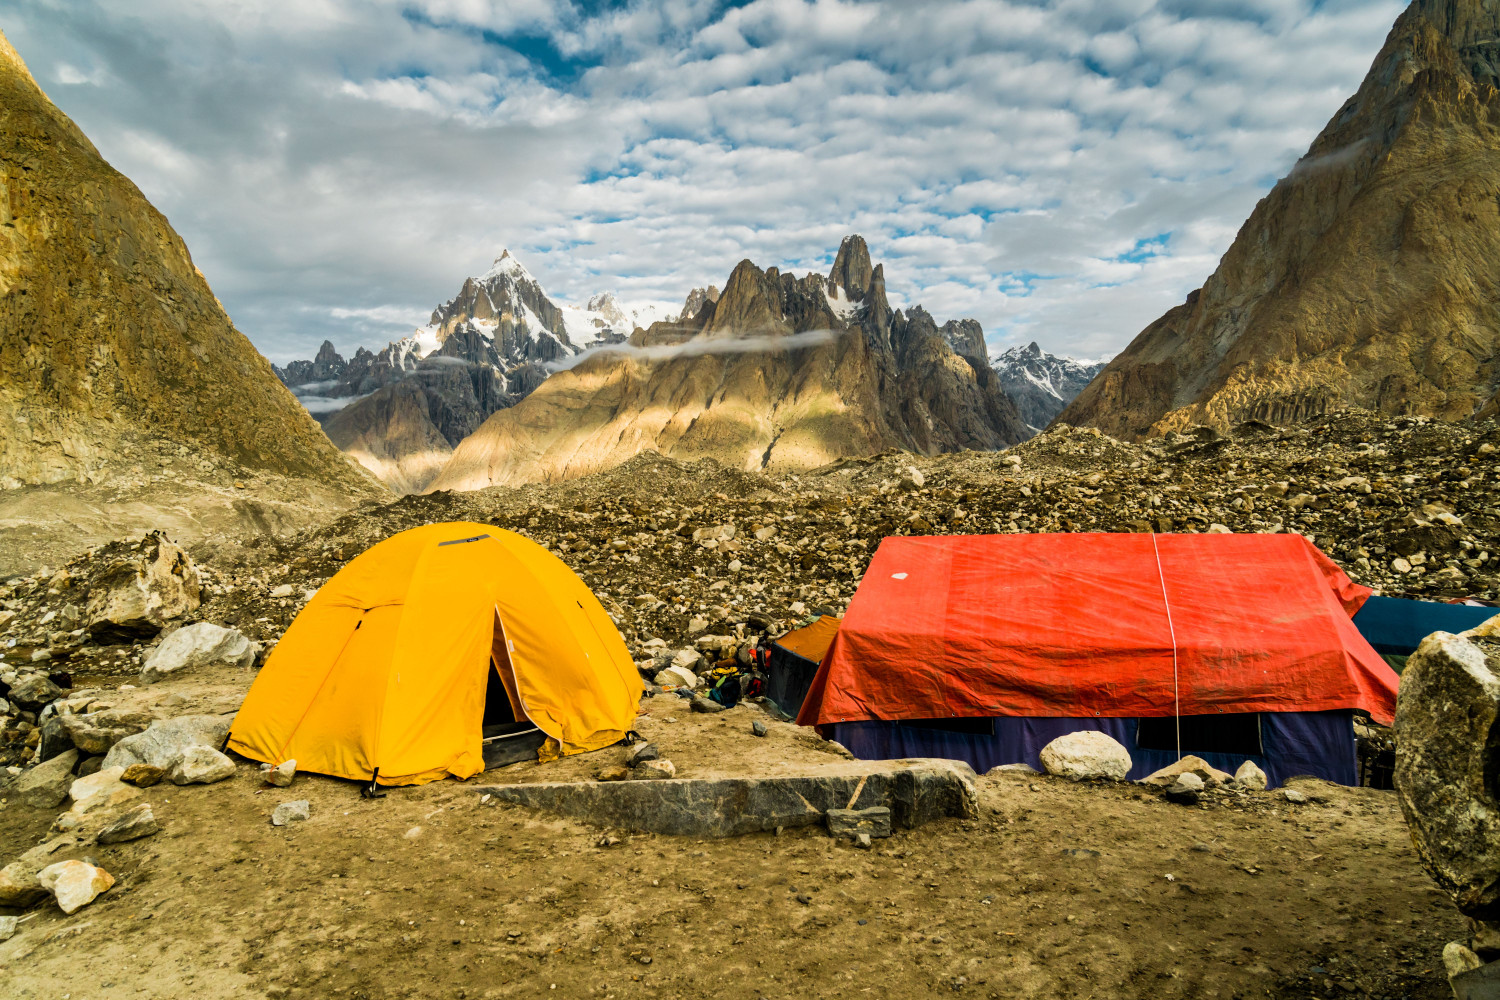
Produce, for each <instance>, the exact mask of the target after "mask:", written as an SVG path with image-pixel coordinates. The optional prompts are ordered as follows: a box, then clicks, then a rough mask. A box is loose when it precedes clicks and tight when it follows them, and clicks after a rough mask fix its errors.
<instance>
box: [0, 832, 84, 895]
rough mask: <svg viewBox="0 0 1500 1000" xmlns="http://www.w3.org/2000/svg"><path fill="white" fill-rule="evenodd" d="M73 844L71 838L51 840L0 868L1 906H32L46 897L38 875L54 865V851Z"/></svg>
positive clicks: (45, 891)
mask: <svg viewBox="0 0 1500 1000" xmlns="http://www.w3.org/2000/svg"><path fill="white" fill-rule="evenodd" d="M71 843H73V841H72V840H71V838H62V837H60V838H57V839H55V840H49V841H47V842H46V843H44V844H38V845H37V846H36V847H33V848H32V849H31V850H29V851H27V852H26V853H25V854H23V855H21V856H20V857H19V858H17V859H16V860H15V861H12V862H11V863H10V864H8V865H6V866H5V867H4V868H0V906H30V905H31V904H32V903H35V902H37V901H38V900H40V899H42V898H43V897H45V896H46V895H47V890H46V889H44V888H43V887H42V884H41V882H40V881H38V879H37V873H38V872H40V871H41V870H42V869H43V868H46V867H47V866H48V865H50V864H52V854H53V852H54V851H56V850H58V849H59V848H61V847H66V846H67V845H69V844H71Z"/></svg>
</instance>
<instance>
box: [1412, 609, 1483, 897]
mask: <svg viewBox="0 0 1500 1000" xmlns="http://www.w3.org/2000/svg"><path fill="white" fill-rule="evenodd" d="M1481 627H1482V626H1481ZM1481 642H1482V643H1484V644H1485V645H1486V646H1488V647H1489V648H1490V650H1493V643H1492V641H1491V640H1488V639H1480V640H1477V641H1470V639H1469V638H1468V637H1466V636H1455V635H1451V634H1449V633H1447V632H1434V633H1433V634H1432V635H1429V636H1428V637H1427V638H1426V639H1423V640H1422V645H1421V646H1419V647H1418V648H1417V651H1416V652H1415V653H1413V654H1412V655H1411V656H1410V657H1409V658H1408V659H1407V661H1406V669H1405V670H1404V671H1403V672H1402V675H1401V686H1400V688H1399V690H1398V692H1397V696H1396V723H1395V727H1394V732H1395V738H1396V773H1395V779H1396V795H1397V798H1398V799H1399V801H1400V803H1401V811H1402V813H1404V814H1405V816H1406V824H1407V828H1408V829H1409V830H1410V832H1411V839H1412V843H1413V844H1414V845H1415V846H1416V848H1417V853H1418V855H1419V856H1420V857H1421V860H1422V866H1423V867H1424V868H1425V869H1426V870H1427V873H1428V874H1429V875H1431V876H1432V878H1433V880H1434V881H1435V882H1437V884H1438V886H1439V887H1440V888H1441V889H1442V890H1443V891H1444V892H1446V893H1448V895H1449V896H1450V897H1451V898H1452V899H1453V902H1454V903H1455V904H1456V905H1457V906H1458V909H1459V910H1460V911H1461V912H1462V913H1464V914H1466V915H1467V916H1470V917H1473V918H1475V919H1476V920H1485V921H1490V922H1495V921H1500V797H1497V796H1500V789H1497V787H1496V784H1495V774H1496V773H1497V771H1500V742H1497V740H1496V735H1495V734H1496V733H1497V732H1500V653H1497V652H1494V651H1489V652H1487V651H1486V649H1484V648H1481V646H1480V645H1479V644H1478V643H1481Z"/></svg>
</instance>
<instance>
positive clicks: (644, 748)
mask: <svg viewBox="0 0 1500 1000" xmlns="http://www.w3.org/2000/svg"><path fill="white" fill-rule="evenodd" d="M660 758H661V754H660V753H658V752H657V749H656V747H655V745H654V744H651V743H637V744H635V746H633V747H631V748H630V749H629V750H626V751H625V766H626V767H635V766H636V765H637V764H642V763H645V762H646V761H648V760H659V759H660Z"/></svg>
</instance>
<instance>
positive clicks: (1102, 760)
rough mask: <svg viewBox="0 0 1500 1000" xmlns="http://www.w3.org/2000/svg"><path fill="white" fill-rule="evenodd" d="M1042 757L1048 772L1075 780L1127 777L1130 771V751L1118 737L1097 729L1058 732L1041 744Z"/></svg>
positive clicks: (1121, 778) (1118, 779)
mask: <svg viewBox="0 0 1500 1000" xmlns="http://www.w3.org/2000/svg"><path fill="white" fill-rule="evenodd" d="M1041 758H1042V767H1044V768H1046V770H1047V773H1048V774H1055V775H1059V776H1061V777H1064V778H1072V779H1074V780H1075V781H1081V780H1084V779H1086V778H1105V779H1108V780H1110V781H1124V780H1125V775H1126V774H1128V773H1130V752H1129V751H1128V750H1126V749H1125V747H1124V746H1123V745H1121V744H1120V742H1119V741H1118V740H1116V739H1114V738H1112V737H1110V736H1107V735H1105V734H1104V733H1101V732H1097V731H1095V730H1080V731H1079V732H1076V733H1068V734H1067V735H1065V736H1059V737H1058V738H1057V739H1055V740H1053V741H1052V742H1051V743H1048V744H1047V745H1046V746H1045V747H1043V748H1042V753H1041Z"/></svg>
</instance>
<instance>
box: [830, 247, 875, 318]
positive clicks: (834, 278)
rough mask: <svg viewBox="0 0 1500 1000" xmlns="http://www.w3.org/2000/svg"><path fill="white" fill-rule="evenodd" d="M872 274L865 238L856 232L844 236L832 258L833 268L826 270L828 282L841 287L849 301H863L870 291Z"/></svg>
mask: <svg viewBox="0 0 1500 1000" xmlns="http://www.w3.org/2000/svg"><path fill="white" fill-rule="evenodd" d="M874 276H875V269H874V267H873V266H871V264H870V248H869V247H867V246H865V238H864V237H863V236H860V235H858V234H855V235H852V236H845V237H844V240H843V242H842V243H840V244H839V252H838V256H836V257H835V258H834V259H833V270H831V271H829V272H828V281H829V283H830V284H834V285H838V286H839V287H840V288H842V289H843V290H844V292H845V294H846V295H847V296H848V297H849V299H850V300H851V301H854V302H863V301H864V300H865V296H866V295H868V294H869V293H870V286H871V285H872V284H873V283H874Z"/></svg>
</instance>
